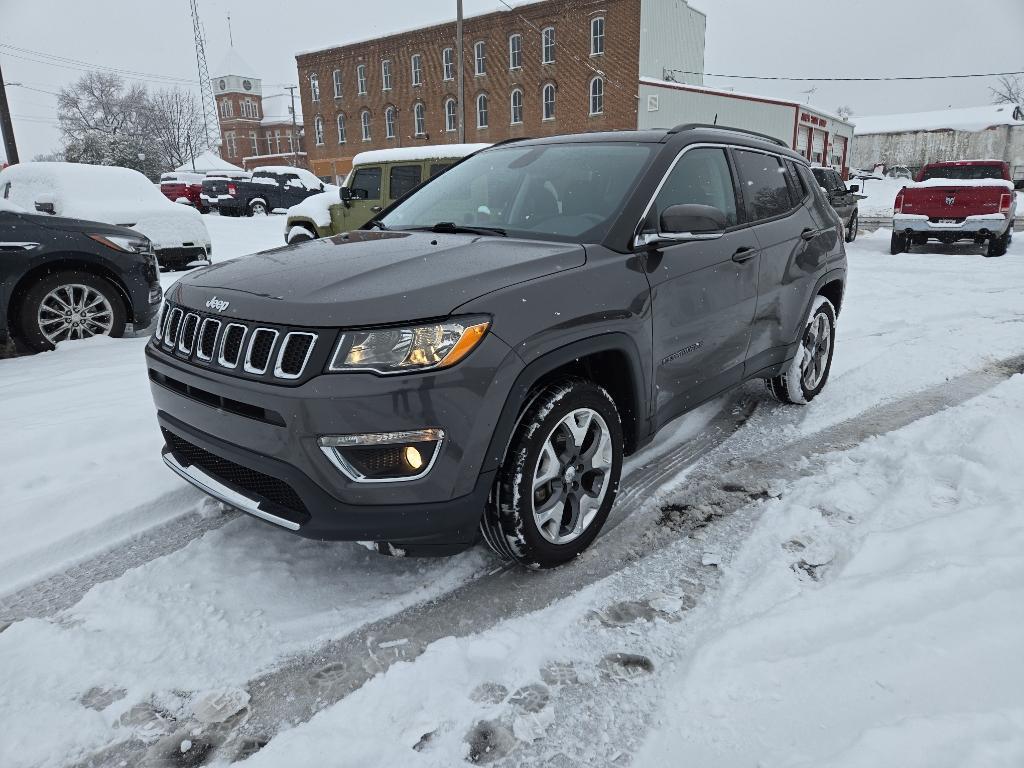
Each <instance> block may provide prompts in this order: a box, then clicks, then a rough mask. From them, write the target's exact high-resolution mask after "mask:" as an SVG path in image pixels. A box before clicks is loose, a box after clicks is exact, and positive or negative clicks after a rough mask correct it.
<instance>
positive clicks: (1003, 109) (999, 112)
mask: <svg viewBox="0 0 1024 768" xmlns="http://www.w3.org/2000/svg"><path fill="white" fill-rule="evenodd" d="M1017 110H1019V107H1015V106H1014V105H1013V104H991V105H986V106H983V107H967V108H963V109H939V110H935V111H933V112H909V113H904V114H898V115H872V116H868V117H860V116H858V117H856V118H854V119H855V121H856V126H855V128H854V133H855V134H856V135H857V136H866V135H869V134H875V133H903V132H905V131H942V130H950V131H983V130H985V129H986V128H990V127H992V126H993V125H1024V115H1022V114H1021V113H1020V112H1019V111H1017Z"/></svg>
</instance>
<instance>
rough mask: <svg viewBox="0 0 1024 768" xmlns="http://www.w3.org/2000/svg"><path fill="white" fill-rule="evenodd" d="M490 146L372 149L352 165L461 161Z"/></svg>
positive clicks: (357, 158)
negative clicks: (441, 159)
mask: <svg viewBox="0 0 1024 768" xmlns="http://www.w3.org/2000/svg"><path fill="white" fill-rule="evenodd" d="M489 146H491V145H490V144H435V145H433V146H425V147H395V148H394V149H372V150H370V151H369V152H360V153H359V154H358V155H356V156H355V157H354V158H352V165H353V166H356V165H367V164H369V163H399V162H403V161H415V160H433V159H435V158H445V159H461V158H463V157H466V156H467V155H471V154H473V153H474V152H479V151H480V150H481V149H487V148H488V147H489Z"/></svg>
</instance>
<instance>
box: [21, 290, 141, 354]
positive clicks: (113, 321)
mask: <svg viewBox="0 0 1024 768" xmlns="http://www.w3.org/2000/svg"><path fill="white" fill-rule="evenodd" d="M62 285H83V286H88V287H89V288H91V289H92V290H94V291H96V293H98V294H101V295H102V296H103V298H104V299H105V300H106V302H107V303H108V304H109V305H110V313H111V318H110V329H109V330H108V331H107V332H106V333H104V334H95V333H91V332H88V331H83V336H84V337H86V338H88V337H90V336H94V335H106V336H113V337H115V338H120V337H121V336H124V328H125V324H126V323H127V321H128V314H127V310H126V308H125V303H124V299H123V298H121V293H120V291H118V289H117V288H116V287H115V286H114V284H113V283H111V282H110V281H109V280H107V279H105V278H102V277H99V276H98V275H94V274H92V273H90V272H80V271H77V270H69V271H66V272H56V273H54V274H52V275H47V276H46V277H44V278H43V279H42V280H40V281H39V282H37V283H36V284H35V285H33V286H32V287H31V288H29V290H28V292H27V293H26V294H25V296H24V298H23V299H22V301H21V304H20V306H19V307H18V310H17V318H18V330H19V331H20V336H21V339H22V341H23V342H24V343H25V345H26V346H27V347H28V348H29V349H31V350H32V351H34V352H46V351H48V350H51V349H54V347H55V344H54V343H53V342H51V341H50V340H49V339H48V338H47V337H46V334H44V333H43V330H42V328H41V327H40V323H39V313H40V305H41V304H42V302H43V300H44V299H45V298H46V297H47V296H48V295H49V294H50V292H51V291H53V290H54V289H56V288H59V287H60V286H62ZM60 341H62V339H58V343H59V342H60Z"/></svg>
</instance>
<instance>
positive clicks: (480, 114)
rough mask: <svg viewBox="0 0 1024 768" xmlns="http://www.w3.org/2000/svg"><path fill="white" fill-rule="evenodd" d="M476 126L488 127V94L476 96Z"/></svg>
mask: <svg viewBox="0 0 1024 768" xmlns="http://www.w3.org/2000/svg"><path fill="white" fill-rule="evenodd" d="M476 127H477V128H486V127H487V94H486V93H481V94H480V95H479V96H477V97H476Z"/></svg>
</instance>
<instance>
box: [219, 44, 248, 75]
mask: <svg viewBox="0 0 1024 768" xmlns="http://www.w3.org/2000/svg"><path fill="white" fill-rule="evenodd" d="M210 74H211V77H224V76H225V75H239V76H241V77H255V75H256V69H255V67H253V66H252V65H250V64H249V62H247V61H246V60H245V59H243V58H242V57H241V56H240V55H239V54H238V51H236V50H235V48H234V46H232V47H231V48H228V52H227V54H226V55H225V56H224V58H223V60H221V62H220V66H218V67H216V68H214V69H213V70H212V72H211V73H210Z"/></svg>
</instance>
